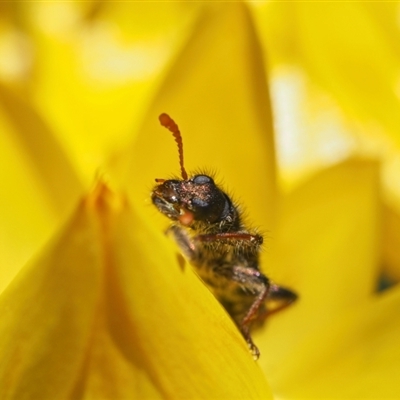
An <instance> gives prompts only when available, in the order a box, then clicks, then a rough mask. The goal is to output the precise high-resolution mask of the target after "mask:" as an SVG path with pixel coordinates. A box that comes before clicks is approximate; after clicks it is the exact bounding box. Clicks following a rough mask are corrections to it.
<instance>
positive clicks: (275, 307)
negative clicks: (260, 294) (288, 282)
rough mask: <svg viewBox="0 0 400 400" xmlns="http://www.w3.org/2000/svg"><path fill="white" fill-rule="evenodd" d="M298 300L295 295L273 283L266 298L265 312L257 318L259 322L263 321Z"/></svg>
mask: <svg viewBox="0 0 400 400" xmlns="http://www.w3.org/2000/svg"><path fill="white" fill-rule="evenodd" d="M297 298H298V296H297V294H296V293H294V292H292V291H291V290H289V289H286V288H284V287H282V286H278V285H276V284H275V283H271V286H270V288H269V291H268V296H267V298H266V310H265V312H263V313H262V314H261V315H259V316H258V317H257V319H258V320H259V321H263V320H265V319H266V318H268V317H269V316H271V315H272V314H275V313H277V312H279V311H282V310H283V309H285V308H286V307H288V306H289V305H290V304H292V303H293V302H294V301H296V300H297Z"/></svg>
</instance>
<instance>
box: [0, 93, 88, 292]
mask: <svg viewBox="0 0 400 400" xmlns="http://www.w3.org/2000/svg"><path fill="white" fill-rule="evenodd" d="M0 125H1V131H2V135H1V139H0V140H1V145H0V152H1V159H2V168H1V171H0V174H1V182H2V191H3V196H1V199H0V216H1V218H0V219H1V237H2V239H1V240H0V243H1V245H0V247H1V250H0V253H1V255H2V267H1V269H0V292H1V290H2V289H3V288H4V287H5V286H6V285H7V284H8V282H9V281H10V280H11V279H12V278H13V276H14V275H15V274H16V272H17V271H18V269H19V268H20V267H21V265H22V264H24V263H25V262H26V261H27V259H28V258H29V257H30V256H31V255H32V254H33V253H34V251H36V249H37V246H39V245H40V244H42V243H43V241H44V240H47V238H48V236H49V235H50V234H51V233H52V231H53V230H54V229H55V226H56V225H57V224H58V223H59V222H60V221H61V220H63V219H64V218H65V217H66V216H67V215H68V213H69V212H70V210H71V209H72V206H73V204H74V202H75V201H76V199H77V198H78V194H79V192H80V190H81V184H80V182H79V180H78V178H77V175H76V174H75V170H74V168H73V165H72V164H71V163H70V160H68V159H67V158H66V155H65V152H64V149H63V148H62V147H61V145H60V143H58V142H57V140H56V138H55V137H54V135H53V132H52V131H51V130H50V128H49V127H48V126H47V124H46V123H45V121H44V120H43V119H42V118H41V116H40V115H39V114H38V112H37V111H36V110H35V109H34V107H33V106H32V104H31V103H29V102H28V101H26V100H24V99H23V98H22V96H21V95H19V94H17V93H15V92H13V91H12V90H11V89H10V88H8V87H6V86H4V85H0Z"/></svg>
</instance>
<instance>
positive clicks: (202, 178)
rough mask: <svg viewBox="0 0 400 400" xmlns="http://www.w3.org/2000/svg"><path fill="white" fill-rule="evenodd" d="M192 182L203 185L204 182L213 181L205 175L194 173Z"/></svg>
mask: <svg viewBox="0 0 400 400" xmlns="http://www.w3.org/2000/svg"><path fill="white" fill-rule="evenodd" d="M193 183H195V184H196V185H204V184H206V183H214V181H213V180H212V179H211V178H210V177H209V176H207V175H196V176H195V177H193Z"/></svg>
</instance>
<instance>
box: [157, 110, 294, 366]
mask: <svg viewBox="0 0 400 400" xmlns="http://www.w3.org/2000/svg"><path fill="white" fill-rule="evenodd" d="M159 120H160V123H161V125H163V126H164V127H166V128H167V129H168V130H169V131H171V132H172V134H173V136H174V138H175V141H176V142H177V145H178V151H179V161H180V168H181V177H182V179H168V180H166V179H156V183H157V185H156V186H155V187H154V189H153V191H152V194H151V198H152V201H153V204H154V205H155V206H156V207H157V208H158V210H159V211H160V212H161V213H162V214H164V215H165V216H166V217H168V218H169V219H170V220H172V224H171V225H170V227H169V228H168V230H167V234H168V235H170V236H172V238H173V239H174V240H175V242H176V243H177V245H178V247H179V248H180V251H181V252H182V253H183V255H184V256H185V257H186V258H187V259H188V260H189V262H190V263H191V264H192V265H193V266H194V268H195V270H196V271H197V274H198V275H199V276H200V278H201V279H202V280H203V281H204V283H205V284H206V285H207V286H208V287H209V289H210V290H211V291H212V292H213V293H214V295H215V297H216V298H217V299H218V301H219V302H220V303H221V304H222V306H223V307H224V308H225V310H226V311H227V312H228V314H229V315H230V316H231V318H232V319H233V321H234V322H235V324H236V325H237V327H238V328H239V330H240V332H241V333H242V335H243V337H244V339H245V340H246V342H247V344H248V346H249V348H250V351H251V353H252V354H253V357H254V359H258V357H259V355H260V352H259V350H258V348H257V346H256V345H255V344H254V342H253V340H252V338H251V334H250V329H251V328H253V327H256V326H257V325H260V324H262V323H263V321H264V320H265V319H266V317H267V316H269V315H271V314H272V313H275V312H276V311H279V310H281V309H283V308H285V307H286V306H288V305H289V304H290V303H292V302H293V301H295V300H296V298H297V295H296V294H295V293H294V292H292V291H290V290H289V289H286V288H283V287H281V286H278V285H276V284H275V283H272V282H271V281H270V280H269V279H268V278H267V277H266V276H265V275H264V274H263V273H262V272H261V271H260V268H259V254H260V251H261V246H262V243H263V237H262V236H261V235H260V234H259V233H258V232H256V231H253V230H251V229H247V228H246V226H245V225H244V223H243V219H242V215H241V212H240V209H239V207H238V205H237V204H235V203H234V202H233V201H232V199H231V198H230V197H229V196H228V195H227V194H226V193H225V192H224V191H223V190H221V189H220V188H219V187H218V186H217V185H216V184H215V182H214V180H213V178H212V177H211V176H208V175H205V174H196V175H194V176H190V177H189V176H188V174H187V172H186V170H185V167H184V163H183V143H182V137H181V133H180V131H179V128H178V125H177V124H176V123H175V122H174V120H173V119H172V118H171V117H169V116H168V115H167V114H161V115H160V116H159Z"/></svg>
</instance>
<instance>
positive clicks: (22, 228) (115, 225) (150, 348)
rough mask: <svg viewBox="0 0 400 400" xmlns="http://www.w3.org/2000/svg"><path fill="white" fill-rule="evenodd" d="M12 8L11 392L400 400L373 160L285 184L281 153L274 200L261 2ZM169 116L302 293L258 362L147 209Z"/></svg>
mask: <svg viewBox="0 0 400 400" xmlns="http://www.w3.org/2000/svg"><path fill="white" fill-rule="evenodd" d="M10 7H12V6H10ZM300 7H301V6H300ZM253 11H254V15H255V16H258V17H257V18H260V16H261V17H262V16H263V13H262V12H263V9H261V12H260V9H258V8H254V7H253ZM5 15H7V14H5ZM9 15H10V16H12V15H18V17H19V19H17V20H19V21H24V24H23V29H22V28H21V27H18V25H15V24H13V23H12V21H11V19H10V18H8V19H7V18H3V20H2V29H4V31H6V32H8V33H9V35H8V36H7V35H6V38H8V39H7V41H6V42H5V43H6V44H7V45H4V46H3V47H2V46H1V44H0V53H1V51H3V52H6V53H7V51H9V49H10V48H12V49H13V51H14V53H13V54H14V61H13V62H14V63H15V64H13V65H14V67H13V68H10V65H6V66H5V67H4V65H3V67H2V64H1V63H0V77H1V80H2V82H3V83H2V85H1V86H0V106H1V108H0V109H1V111H0V127H1V130H2V132H4V134H3V135H1V140H2V143H1V146H0V148H1V149H2V150H1V151H2V152H3V153H2V156H3V162H4V168H2V174H3V175H2V177H1V179H2V183H3V188H4V193H5V195H4V196H2V203H1V207H0V213H1V218H2V219H1V221H2V225H1V232H2V237H4V240H3V248H2V250H3V252H2V254H3V267H2V269H1V275H0V284H1V285H2V287H3V288H4V290H3V292H2V293H1V295H0V313H1V315H2V318H1V320H0V354H1V356H2V357H1V360H2V361H1V362H0V397H1V398H11V399H24V398H26V399H31V398H40V399H46V398H48V399H54V398H57V399H58V398H60V399H62V398H93V399H99V398H102V399H104V398H108V399H117V398H124V399H127V398H182V399H184V398H185V399H186V398H193V399H195V398H241V399H244V398H246V399H250V398H262V399H266V398H272V394H271V391H270V389H269V386H271V389H272V393H273V395H274V396H275V397H280V398H352V397H353V398H355V397H357V398H378V397H379V398H394V397H397V396H398V395H399V391H398V389H397V376H398V374H399V372H400V371H399V369H400V363H399V362H398V359H399V356H400V354H399V353H400V350H398V346H397V337H398V335H399V331H400V322H398V318H396V315H397V310H398V309H399V305H400V304H399V303H400V291H399V289H398V287H393V288H391V289H390V290H388V291H386V292H384V293H382V294H379V295H378V294H374V288H375V285H376V282H377V279H378V275H379V264H380V261H381V257H382V246H381V244H380V243H381V242H380V238H381V231H380V229H381V223H382V215H381V212H380V211H381V201H382V198H381V195H380V191H379V183H380V175H379V165H378V163H377V162H376V161H374V160H368V159H365V157H364V158H363V157H359V158H357V157H354V156H353V157H351V158H348V159H346V160H345V161H338V159H336V161H335V162H334V161H331V162H330V165H332V164H334V165H333V166H331V167H330V168H325V167H326V165H327V164H326V163H321V162H320V163H318V162H315V163H314V164H313V169H312V171H313V172H315V171H318V172H317V173H314V175H313V176H311V177H310V175H311V174H310V169H307V168H303V167H302V166H301V165H300V166H299V168H300V170H301V173H298V174H297V175H296V174H293V175H292V174H291V173H292V172H293V169H292V170H290V168H288V167H287V165H285V164H284V163H283V162H282V147H279V151H280V152H279V153H278V157H279V159H278V161H279V164H278V165H279V167H280V169H279V175H278V177H279V178H280V181H281V182H284V183H285V188H286V190H285V191H284V192H283V195H282V196H280V195H279V190H278V188H277V184H276V175H277V174H276V170H275V151H274V142H273V128H272V117H271V111H270V108H271V107H270V103H269V97H268V90H269V86H268V85H267V82H272V89H273V94H274V93H275V92H274V90H275V88H276V87H279V85H278V86H274V85H275V84H276V82H278V83H279V80H278V78H279V76H278V78H277V75H274V74H275V70H274V69H273V70H272V72H273V73H272V78H271V79H270V80H267V79H266V75H265V67H264V64H263V57H262V54H261V49H260V47H259V42H258V36H257V31H256V30H255V27H254V23H253V19H252V17H251V14H250V12H249V8H248V6H246V5H245V4H240V3H230V4H226V3H225V4H224V3H221V4H215V5H214V4H207V3H205V4H198V3H193V4H190V3H185V4H183V5H182V4H177V3H170V4H169V3H163V4H157V6H154V5H146V4H142V3H140V4H124V3H118V4H115V5H114V4H111V3H110V4H109V3H104V4H103V3H58V4H56V3H54V4H53V3H42V4H40V3H36V4H29V5H25V6H24V7H22V8H19V9H15V10H14V12H11V13H10V14H9ZM146 19H149V21H150V22H149V25H146V24H144V23H143V21H145V20H146ZM10 21H11V22H10ZM155 22H157V23H156V24H155ZM258 23H259V25H258V27H259V30H258V33H259V34H261V36H260V37H261V39H262V40H264V42H263V43H264V44H268V43H269V42H268V40H267V39H268V37H267V36H265V35H264V34H263V31H262V29H260V26H262V24H261V25H260V20H258ZM154 25H155V26H154ZM16 37H17V38H19V39H16ZM10 46H11V47H10ZM267 51H268V48H267ZM7 54H8V53H7ZM28 56H29V57H31V58H29V57H28ZM27 57H28V60H27ZM0 58H1V57H0ZM2 59H4V58H2ZM15 65H16V66H18V68H16V67H15ZM7 71H16V74H15V75H12V74H11V75H10V73H9V72H7ZM6 72H7V73H6ZM26 82H28V83H29V85H27V84H26ZM273 98H274V100H275V97H273ZM274 104H275V105H276V103H274ZM164 111H165V112H168V113H170V114H171V115H172V116H173V117H174V118H175V119H176V120H177V122H178V123H179V126H180V127H181V130H182V132H183V137H184V139H183V140H184V146H185V160H186V167H187V169H188V170H189V171H190V170H195V169H196V168H208V169H211V170H216V171H217V175H218V178H220V180H223V184H224V187H225V188H227V189H228V190H230V191H231V192H233V193H234V195H235V197H237V198H239V200H240V202H241V203H242V204H243V205H244V206H245V208H246V211H247V213H248V214H249V217H250V218H251V220H252V221H253V222H254V223H255V224H257V225H259V226H260V227H262V228H263V229H265V230H268V231H269V234H268V236H270V238H271V239H270V240H267V250H268V251H266V252H265V253H264V254H263V260H262V261H263V265H262V267H263V269H264V271H265V272H266V273H267V274H268V275H269V276H271V278H272V279H274V280H275V281H277V282H279V283H282V284H285V285H286V286H289V287H291V288H293V289H295V290H296V291H297V292H298V293H299V295H300V300H299V301H298V303H297V304H295V305H293V306H292V307H290V308H289V309H287V310H285V311H283V312H282V313H280V314H278V315H276V316H274V317H272V318H271V319H270V320H268V322H267V324H266V327H265V329H262V330H260V331H259V332H258V333H257V334H255V336H254V339H255V342H256V343H257V344H258V345H259V347H260V350H261V358H260V360H259V362H258V363H256V362H254V361H253V359H252V357H251V355H250V354H249V352H248V350H247V347H246V343H245V341H244V340H243V338H242V337H241V335H240V333H239V332H238V331H237V329H236V327H235V326H234V324H233V322H232V321H231V320H230V319H229V317H228V316H227V315H226V314H225V312H224V311H223V309H222V307H221V306H220V305H219V304H218V302H217V301H216V300H215V299H214V298H213V296H212V295H211V294H210V293H209V291H208V290H207V288H206V287H205V286H204V285H203V284H202V283H201V282H200V281H199V279H198V278H197V277H196V276H195V274H194V272H193V271H192V269H191V268H190V267H188V266H187V265H184V264H182V261H181V260H180V258H178V257H177V249H176V246H174V245H173V244H172V243H171V242H170V241H169V240H168V239H167V238H166V237H165V236H164V235H163V229H164V228H165V227H166V225H165V224H166V221H165V220H164V219H163V217H161V216H159V215H158V214H157V212H156V211H155V210H154V209H153V207H152V206H151V205H150V201H149V191H150V189H151V185H152V183H153V182H154V179H155V178H167V177H168V176H170V175H171V174H173V173H175V172H177V171H178V161H177V159H178V158H177V154H176V149H175V147H174V143H173V141H172V139H171V138H170V137H169V136H168V134H167V133H166V132H165V131H164V130H163V129H162V128H161V127H159V126H158V122H157V116H158V114H160V113H161V112H164ZM317 111H318V110H317ZM275 114H276V119H277V120H278V122H279V121H280V118H281V114H279V113H277V112H276V108H275ZM317 115H318V114H317ZM350 117H351V116H350ZM350 117H349V118H350ZM277 130H278V134H279V133H280V131H279V128H278V129H277ZM281 139H282V138H281V136H278V142H279V141H281ZM305 140H306V139H305ZM279 143H281V142H279ZM349 154H350V153H347V155H349ZM342 158H343V157H342ZM320 159H321V158H320ZM305 171H306V172H307V173H306V172H305ZM96 174H97V175H98V176H100V177H98V178H97V179H96V184H95V185H94V187H92V188H91V187H90V185H91V184H92V183H91V182H92V181H93V178H94V176H95V175H96ZM299 177H300V178H301V182H300V181H299V180H298V178H299ZM295 179H297V180H295ZM299 182H300V183H299ZM296 185H297V186H296ZM289 188H290V189H289ZM85 193H88V194H85ZM77 203H78V205H77V206H76V204H77ZM390 210H392V209H390ZM68 215H69V217H68ZM63 221H64V222H63ZM385 221H390V222H392V221H395V219H394V218H392V216H390V217H388V218H386V220H385ZM390 226H391V227H392V228H391V230H390V229H385V232H386V233H388V232H391V233H390V234H388V240H387V241H385V246H386V247H387V249H388V250H387V254H389V251H392V253H393V246H392V245H393V243H396V242H395V238H396V236H395V233H396V226H397V225H396V224H395V223H392V225H390ZM393 227H394V228H393ZM50 237H51V240H50V241H49V242H48V244H47V245H46V246H45V247H44V249H43V250H41V251H40V252H38V251H37V249H38V248H39V247H42V243H44V242H45V241H46V239H47V238H50ZM34 254H36V255H35V256H34ZM393 258H395V256H393ZM28 259H30V261H29V262H28V264H27V265H25V266H24V267H22V265H23V264H25V262H26V260H28ZM18 271H19V273H18V274H17V272H18ZM15 275H16V277H15Z"/></svg>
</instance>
